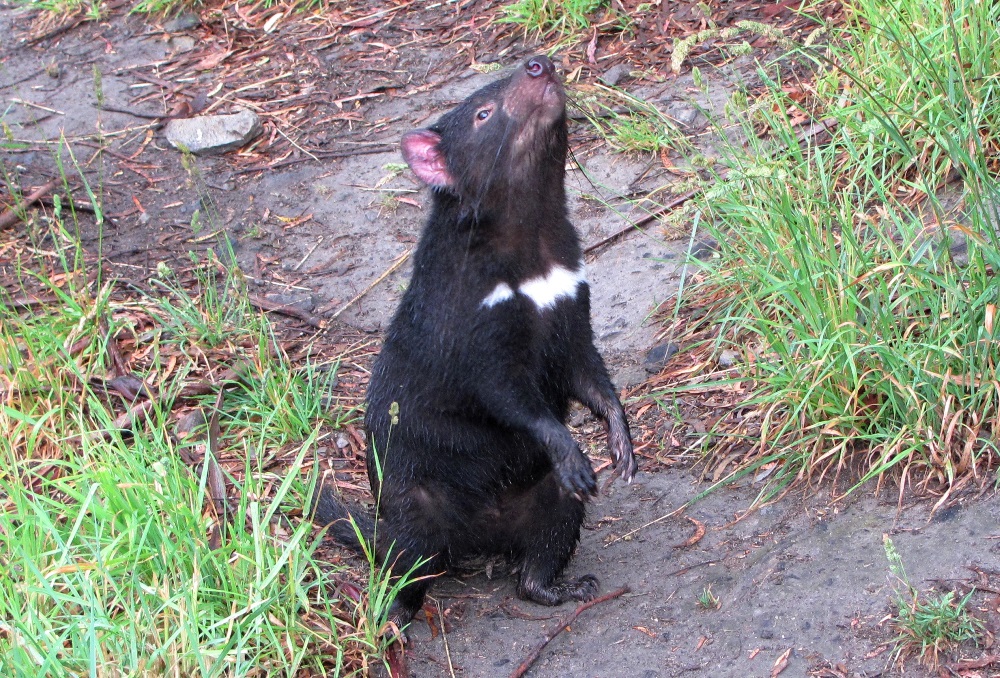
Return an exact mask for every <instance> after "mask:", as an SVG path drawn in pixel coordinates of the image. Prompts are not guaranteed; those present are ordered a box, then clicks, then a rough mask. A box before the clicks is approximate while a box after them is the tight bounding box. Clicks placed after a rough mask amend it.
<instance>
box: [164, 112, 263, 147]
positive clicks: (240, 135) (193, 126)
mask: <svg viewBox="0 0 1000 678" xmlns="http://www.w3.org/2000/svg"><path fill="white" fill-rule="evenodd" d="M260 131H261V126H260V118H259V117H257V114H256V113H254V112H253V111H247V110H242V111H239V112H237V113H233V114H230V115H199V116H196V117H194V118H179V119H177V120H171V121H170V122H168V123H167V126H166V128H165V130H164V133H165V134H166V136H167V141H168V142H170V145H171V146H173V147H174V148H176V149H178V150H181V151H190V152H191V153H196V154H200V155H207V154H211V153H225V152H226V151H231V150H233V149H236V148H240V147H241V146H244V145H245V144H246V143H247V142H249V141H250V140H252V139H253V138H254V137H256V136H257V135H258V134H260Z"/></svg>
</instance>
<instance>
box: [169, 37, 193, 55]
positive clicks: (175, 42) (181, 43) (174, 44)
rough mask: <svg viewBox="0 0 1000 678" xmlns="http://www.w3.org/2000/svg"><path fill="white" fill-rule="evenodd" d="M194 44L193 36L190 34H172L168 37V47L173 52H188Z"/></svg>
mask: <svg viewBox="0 0 1000 678" xmlns="http://www.w3.org/2000/svg"><path fill="white" fill-rule="evenodd" d="M194 46H195V41H194V37H193V36H191V35H174V36H172V37H171V38H170V49H172V50H173V51H174V52H190V51H191V50H193V49H194Z"/></svg>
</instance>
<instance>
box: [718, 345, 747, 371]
mask: <svg viewBox="0 0 1000 678" xmlns="http://www.w3.org/2000/svg"><path fill="white" fill-rule="evenodd" d="M741 358H742V356H741V355H740V354H739V353H738V352H737V351H733V350H732V349H728V348H727V349H726V350H725V351H723V352H722V353H720V354H719V367H732V366H733V365H737V364H739V363H741V362H743V361H742V360H741Z"/></svg>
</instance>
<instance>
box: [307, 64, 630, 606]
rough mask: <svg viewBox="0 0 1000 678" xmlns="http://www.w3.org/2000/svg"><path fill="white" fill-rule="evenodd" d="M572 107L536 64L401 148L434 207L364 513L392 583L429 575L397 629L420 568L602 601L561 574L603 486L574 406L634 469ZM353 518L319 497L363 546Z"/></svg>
mask: <svg viewBox="0 0 1000 678" xmlns="http://www.w3.org/2000/svg"><path fill="white" fill-rule="evenodd" d="M565 106H566V94H565V91H564V90H563V86H562V83H561V82H560V80H559V77H558V76H557V75H556V72H555V68H554V67H553V65H552V62H551V61H550V60H549V59H548V58H546V57H544V56H536V57H534V58H532V59H529V60H528V61H527V62H526V63H525V64H524V65H523V67H520V68H518V69H517V70H516V71H515V72H514V73H513V74H512V75H511V76H509V77H507V78H505V79H503V80H499V81H497V82H494V83H492V84H490V85H487V86H486V87H484V88H482V89H481V90H479V91H478V92H476V93H474V94H473V95H472V96H470V97H469V98H468V99H466V100H465V101H464V102H463V103H462V104H460V105H459V106H458V107H457V108H455V109H454V110H452V111H451V112H449V113H447V114H445V115H444V116H443V117H442V118H441V119H440V120H439V121H438V122H437V124H435V125H433V126H431V127H429V128H427V129H419V130H415V131H413V132H409V133H408V134H406V135H405V136H404V137H403V139H402V151H403V156H404V158H405V159H406V162H407V163H408V164H409V166H410V168H411V169H412V170H413V172H414V173H415V174H416V175H417V177H419V178H420V179H421V180H422V181H423V182H425V183H426V184H428V185H429V186H430V187H431V188H432V189H433V191H432V201H433V205H432V210H431V215H430V218H429V219H428V221H427V225H426V227H425V228H424V231H423V234H422V235H421V238H420V242H419V244H418V246H417V250H416V253H415V255H414V260H413V278H412V280H411V281H410V285H409V287H408V288H407V290H406V293H405V294H404V295H403V300H402V302H401V303H400V305H399V308H398V310H397V311H396V315H395V317H394V318H393V320H392V324H391V325H390V327H389V331H388V333H387V335H386V338H385V344H384V346H383V347H382V351H381V353H380V355H379V356H378V358H377V360H376V361H375V366H374V369H373V370H372V377H371V383H370V386H369V388H368V395H367V414H366V416H365V426H366V428H367V431H368V443H369V447H368V458H367V461H368V477H369V480H370V482H371V487H372V492H373V494H374V496H375V498H376V502H377V506H376V509H377V522H375V521H372V520H371V519H369V518H367V517H364V516H358V515H357V512H356V511H355V512H354V513H355V515H354V518H355V522H356V524H357V525H359V527H360V529H361V532H362V534H363V536H364V538H365V539H368V540H371V539H373V538H374V540H375V542H376V543H375V547H376V552H377V553H378V554H379V558H380V560H385V559H387V560H388V562H390V563H391V567H392V571H393V574H394V576H401V575H403V574H406V573H407V572H410V573H411V575H412V576H413V577H417V579H416V581H413V582H412V583H410V584H408V585H407V586H405V587H404V588H403V589H402V591H401V592H400V594H399V596H398V598H397V600H396V603H395V609H394V610H393V611H392V615H393V617H394V619H395V620H396V621H397V622H398V623H405V622H407V621H409V619H410V618H411V617H412V616H413V615H414V613H416V611H417V610H419V609H420V607H421V605H422V603H423V599H424V594H425V593H426V591H427V589H428V587H429V585H430V577H429V576H425V575H434V574H437V573H440V572H442V571H444V570H446V569H447V568H448V567H449V566H450V565H451V564H453V563H455V562H456V561H457V560H459V559H461V558H463V557H466V556H475V555H497V554H502V555H506V556H508V557H510V558H511V559H512V560H513V561H514V562H515V563H516V564H517V565H518V566H519V572H520V581H519V584H518V594H519V595H520V596H521V597H523V598H527V599H530V600H533V601H536V602H538V603H542V604H544V605H556V604H559V603H562V602H564V601H567V600H570V599H574V600H590V599H592V598H593V597H594V596H595V595H596V594H597V590H598V583H597V579H596V578H595V577H593V576H592V575H587V576H584V577H581V578H580V579H577V580H574V581H564V582H559V581H557V577H558V576H559V575H560V573H561V572H562V570H563V569H564V568H565V567H566V564H567V563H568V562H569V559H570V556H571V555H572V553H573V550H574V548H575V547H576V544H577V541H578V540H579V537H580V524H581V522H582V521H583V516H584V503H585V502H586V500H587V499H588V498H589V497H590V495H592V494H594V493H595V491H596V486H597V485H596V478H595V475H594V470H593V468H592V467H591V464H590V460H589V459H588V458H587V457H586V456H585V455H584V453H583V452H582V451H581V450H580V448H579V447H578V446H577V444H576V442H575V441H574V440H573V437H572V436H571V435H570V432H569V431H568V430H567V428H566V426H565V425H564V422H565V419H566V416H567V413H568V409H569V404H570V400H573V399H575V400H578V401H579V402H581V403H583V404H584V405H586V406H587V407H588V408H589V409H590V410H591V411H592V412H594V414H595V415H597V416H598V417H600V419H602V420H603V422H604V424H605V428H606V430H607V433H608V445H609V447H610V449H611V453H612V457H613V459H614V463H615V467H616V469H617V470H618V471H619V472H620V474H621V476H622V478H624V479H625V480H626V481H629V482H630V481H631V480H632V477H633V475H634V473H635V471H636V462H635V457H634V456H633V453H632V440H631V436H630V434H629V428H628V423H627V421H626V419H625V412H624V411H623V409H622V406H621V402H620V401H619V400H618V397H617V395H616V394H615V391H614V387H613V386H612V384H611V380H610V379H609V378H608V373H607V369H606V368H605V366H604V362H603V360H602V359H601V356H600V355H599V354H598V352H597V349H596V348H595V347H594V342H593V331H592V329H591V326H590V296H589V288H588V286H587V281H586V278H585V277H584V270H583V254H582V251H581V248H580V243H579V240H578V238H577V235H576V232H575V231H574V229H573V226H572V224H570V222H569V220H568V218H567V215H566V196H565V188H564V175H565V165H566V152H567V134H566V108H565ZM350 513H351V512H350V511H349V510H348V508H347V507H346V506H345V505H344V504H343V503H342V502H340V500H338V499H337V497H336V496H335V495H334V494H333V493H332V491H331V490H329V489H327V488H321V490H320V492H319V493H318V495H317V497H316V499H315V501H314V503H313V516H314V519H315V520H316V522H318V523H321V524H331V523H332V526H331V531H332V534H333V535H334V536H335V538H337V539H338V540H339V541H342V542H344V543H348V544H349V543H351V542H353V545H354V546H358V541H357V537H356V533H355V532H354V529H353V527H352V526H351V525H349V524H348V523H347V519H348V518H349V517H350ZM414 568H415V569H414ZM411 570H412V572H411Z"/></svg>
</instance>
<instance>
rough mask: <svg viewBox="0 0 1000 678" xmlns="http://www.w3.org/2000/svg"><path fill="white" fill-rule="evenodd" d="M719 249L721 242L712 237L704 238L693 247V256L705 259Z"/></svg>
mask: <svg viewBox="0 0 1000 678" xmlns="http://www.w3.org/2000/svg"><path fill="white" fill-rule="evenodd" d="M718 250H719V243H718V242H716V241H715V240H713V239H712V238H706V239H704V240H699V241H697V242H696V243H695V244H694V246H693V247H692V248H691V256H692V257H694V258H695V259H701V260H702V261H705V260H706V259H710V258H712V255H714V254H715V253H716V252H717V251H718Z"/></svg>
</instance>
